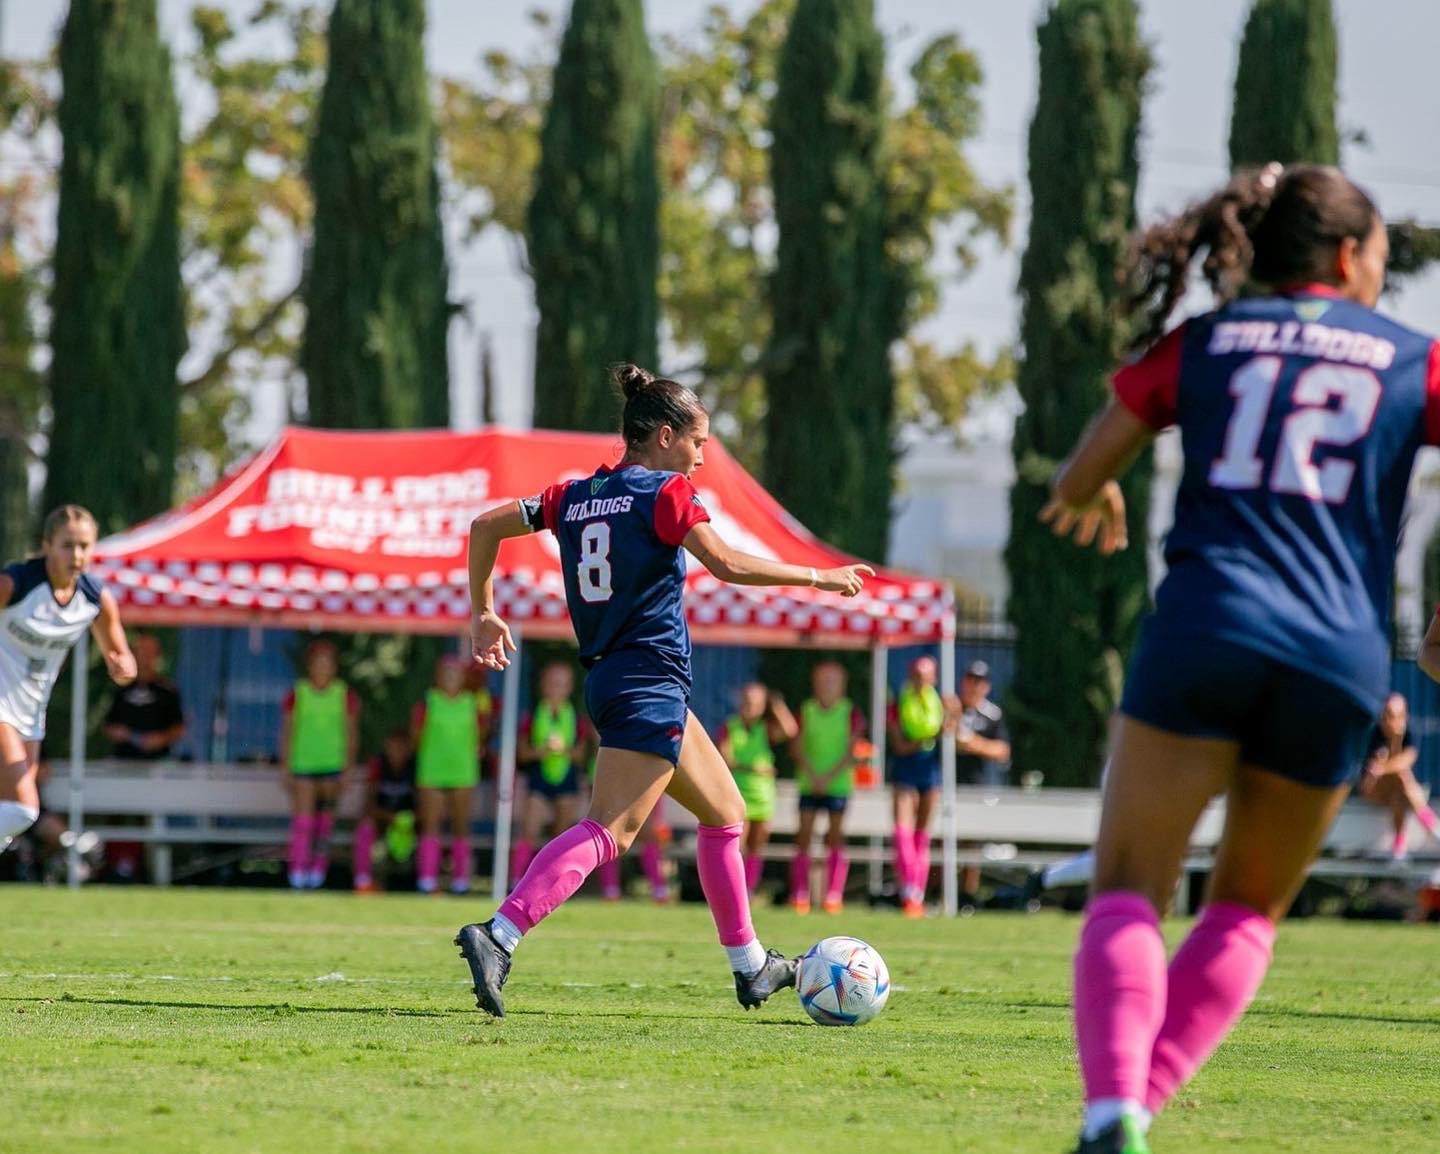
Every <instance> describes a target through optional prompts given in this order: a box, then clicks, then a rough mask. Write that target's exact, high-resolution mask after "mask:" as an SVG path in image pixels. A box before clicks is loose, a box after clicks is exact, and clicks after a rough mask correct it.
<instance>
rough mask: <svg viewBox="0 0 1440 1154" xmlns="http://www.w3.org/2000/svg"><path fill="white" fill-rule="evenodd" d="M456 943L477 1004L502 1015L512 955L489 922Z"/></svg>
mask: <svg viewBox="0 0 1440 1154" xmlns="http://www.w3.org/2000/svg"><path fill="white" fill-rule="evenodd" d="M455 944H456V945H457V946H459V947H460V956H461V957H462V958H464V959H465V961H466V963H467V964H468V965H469V966H470V978H471V980H472V981H473V982H474V983H475V984H474V986H473V990H474V993H475V1004H476V1005H477V1006H479V1007H480V1009H482V1010H484V1011H485V1012H486V1013H487V1014H489V1015H491V1016H492V1017H496V1018H503V1017H504V1016H505V1003H504V1001H502V1000H501V997H500V991H501V990H502V989H504V988H505V979H506V978H508V977H509V976H510V954H509V953H508V952H507V951H506V949H505V947H504V946H502V945H501V944H500V943H499V942H497V941H496V940H495V938H494V937H493V936H492V935H491V933H490V923H489V922H472V923H471V924H470V925H468V926H461V927H460V932H459V933H458V934H456V935H455ZM791 980H792V981H793V980H794V979H793V978H792V979H791Z"/></svg>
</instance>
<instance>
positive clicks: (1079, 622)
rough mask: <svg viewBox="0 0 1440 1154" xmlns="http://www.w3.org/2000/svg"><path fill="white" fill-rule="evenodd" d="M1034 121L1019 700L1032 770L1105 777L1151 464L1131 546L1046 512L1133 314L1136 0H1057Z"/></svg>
mask: <svg viewBox="0 0 1440 1154" xmlns="http://www.w3.org/2000/svg"><path fill="white" fill-rule="evenodd" d="M1039 44H1040V93H1039V97H1038V100H1037V102H1036V107H1035V115H1034V119H1033V120H1032V121H1031V123H1030V140H1029V156H1030V160H1029V166H1030V186H1031V194H1032V209H1031V217H1030V219H1031V224H1030V238H1029V243H1028V245H1027V247H1026V250H1025V255H1024V258H1023V260H1022V262H1021V266H1020V292H1021V300H1022V307H1023V315H1022V321H1021V334H1022V341H1023V347H1024V359H1023V361H1022V362H1021V365H1020V369H1019V377H1018V385H1019V390H1020V395H1021V397H1022V398H1023V399H1024V402H1025V412H1024V414H1023V415H1022V416H1021V417H1020V419H1019V420H1018V421H1017V423H1016V427H1015V440H1014V454H1015V462H1016V470H1017V479H1016V482H1015V487H1014V489H1013V490H1012V491H1011V502H1010V505H1011V521H1010V525H1011V527H1010V542H1009V545H1008V547H1007V549H1006V563H1007V565H1008V567H1009V571H1010V585H1011V595H1010V606H1009V608H1010V616H1011V620H1012V621H1013V622H1014V624H1015V628H1016V676H1015V681H1014V683H1013V685H1012V688H1011V693H1010V696H1009V699H1008V702H1007V706H1008V709H1009V712H1010V717H1011V729H1012V734H1013V738H1014V743H1015V761H1016V764H1017V766H1018V767H1020V768H1022V769H1036V770H1041V771H1043V772H1044V774H1045V777H1046V781H1047V782H1048V783H1050V784H1054V785H1081V784H1090V783H1093V781H1094V780H1095V777H1096V774H1097V773H1098V770H1099V768H1100V764H1101V761H1102V757H1103V753H1102V750H1103V746H1104V742H1105V734H1106V724H1107V721H1108V719H1109V716H1110V713H1111V711H1112V710H1113V709H1114V707H1115V705H1116V703H1117V699H1118V694H1119V687H1120V681H1121V675H1122V673H1123V666H1124V660H1125V657H1126V656H1127V654H1128V651H1129V649H1130V647H1131V645H1132V644H1133V641H1134V636H1135V630H1136V626H1137V625H1138V623H1139V619H1140V617H1141V615H1142V614H1143V612H1144V610H1145V607H1146V604H1147V600H1148V598H1147V588H1146V563H1145V548H1144V542H1145V541H1146V539H1147V533H1146V522H1147V520H1148V513H1149V507H1150V500H1149V497H1150V462H1149V460H1148V457H1147V458H1146V459H1144V460H1141V461H1138V462H1137V463H1136V464H1135V465H1134V466H1133V467H1132V468H1131V469H1130V471H1129V473H1128V474H1127V475H1126V477H1125V478H1124V480H1123V481H1122V484H1123V486H1124V489H1125V498H1126V501H1127V503H1128V509H1129V522H1130V524H1129V529H1130V540H1131V542H1132V545H1131V548H1130V549H1129V550H1127V551H1126V552H1124V553H1121V554H1118V555H1116V556H1114V557H1101V556H1100V555H1099V553H1098V552H1096V551H1094V550H1081V549H1079V548H1078V547H1076V545H1075V544H1074V543H1073V542H1071V541H1068V540H1067V541H1062V540H1058V539H1057V538H1055V537H1054V536H1053V535H1052V534H1051V532H1050V530H1049V528H1048V527H1047V526H1045V525H1042V524H1040V523H1039V522H1038V520H1037V514H1038V513H1039V511H1040V508H1041V507H1042V506H1043V505H1044V503H1045V501H1046V500H1047V498H1048V489H1049V478H1050V476H1051V474H1052V473H1053V471H1054V468H1055V466H1056V464H1057V462H1058V461H1059V460H1060V459H1061V458H1062V457H1063V456H1064V454H1065V453H1067V452H1068V451H1069V449H1070V448H1071V446H1072V445H1073V444H1074V443H1075V441H1076V439H1077V438H1078V437H1079V436H1080V434H1081V432H1082V430H1083V429H1084V427H1085V425H1086V423H1087V422H1088V421H1089V419H1090V417H1091V416H1092V414H1094V413H1095V411H1096V410H1097V409H1099V408H1100V407H1101V406H1102V405H1103V404H1104V403H1105V402H1106V400H1107V396H1108V387H1107V378H1108V375H1109V373H1110V371H1111V370H1112V369H1113V368H1114V367H1115V364H1116V362H1117V359H1118V357H1119V355H1120V353H1121V349H1122V347H1123V343H1124V339H1125V336H1126V330H1127V326H1126V325H1125V323H1124V321H1123V320H1122V307H1121V306H1122V301H1121V291H1120V284H1119V281H1118V278H1117V277H1116V275H1115V269H1116V267H1117V265H1118V263H1119V261H1120V260H1121V258H1122V256H1123V253H1124V249H1125V243H1126V235H1127V234H1128V233H1129V232H1130V230H1131V229H1132V228H1133V226H1134V223H1135V182H1136V175H1137V160H1136V141H1137V138H1138V136H1139V129H1140V111H1141V99H1142V95H1143V91H1144V83H1145V77H1146V74H1147V72H1148V71H1149V68H1150V55H1149V52H1148V50H1147V48H1146V46H1145V44H1144V43H1143V41H1142V40H1141V38H1140V31H1139V28H1138V26H1137V23H1136V11H1135V4H1134V0H1057V2H1056V3H1055V4H1053V5H1052V6H1051V8H1050V10H1049V12H1048V14H1047V15H1046V18H1045V20H1044V22H1043V23H1042V24H1041V25H1040V28H1039Z"/></svg>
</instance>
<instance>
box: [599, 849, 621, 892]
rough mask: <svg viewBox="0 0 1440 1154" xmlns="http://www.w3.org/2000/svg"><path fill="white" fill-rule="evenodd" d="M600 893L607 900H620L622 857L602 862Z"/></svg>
mask: <svg viewBox="0 0 1440 1154" xmlns="http://www.w3.org/2000/svg"><path fill="white" fill-rule="evenodd" d="M600 893H601V896H603V897H604V898H605V900H606V901H610V902H613V901H619V900H620V859H619V858H618V857H615V858H611V859H610V860H609V861H607V862H601V863H600Z"/></svg>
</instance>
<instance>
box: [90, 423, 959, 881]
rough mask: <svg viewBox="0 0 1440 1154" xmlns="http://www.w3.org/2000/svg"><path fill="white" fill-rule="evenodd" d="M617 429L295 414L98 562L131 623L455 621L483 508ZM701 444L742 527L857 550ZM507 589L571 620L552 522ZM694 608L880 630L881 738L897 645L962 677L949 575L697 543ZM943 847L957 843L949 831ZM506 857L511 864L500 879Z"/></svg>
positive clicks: (760, 630)
mask: <svg viewBox="0 0 1440 1154" xmlns="http://www.w3.org/2000/svg"><path fill="white" fill-rule="evenodd" d="M621 448H622V446H621V444H620V442H619V441H618V439H617V438H616V437H614V436H606V435H597V434H582V433H561V432H547V431H525V432H516V431H509V430H504V429H497V428H489V429H482V430H479V431H477V432H472V433H454V432H449V431H418V432H417V431H402V432H339V431H329V430H317V429H305V428H287V429H285V430H284V431H283V432H281V433H280V435H279V436H278V437H277V438H276V439H275V440H274V441H273V442H272V443H271V444H270V445H269V446H267V447H266V448H265V449H263V450H262V451H261V452H259V453H258V454H256V455H255V456H254V457H253V458H252V459H251V460H250V461H249V462H247V463H246V464H245V465H244V466H242V467H240V468H239V469H237V470H236V471H235V472H233V473H232V474H231V475H229V476H227V477H226V478H224V479H223V480H221V481H220V482H219V483H218V484H216V485H215V486H214V488H212V489H211V490H210V491H209V492H207V493H205V494H204V495H203V496H201V497H198V498H196V499H195V500H193V501H191V502H189V503H188V504H186V505H183V506H181V507H180V508H177V509H174V510H172V511H170V512H168V513H164V514H161V515H160V516H158V517H154V518H151V519H150V520H148V521H144V522H142V523H141V524H139V525H137V526H135V527H134V528H132V529H130V530H128V531H126V532H124V533H119V534H116V535H114V536H111V537H106V538H105V539H104V540H102V541H101V542H100V543H99V545H98V546H97V548H96V564H95V569H96V572H97V574H98V575H99V576H100V577H101V578H102V579H104V580H105V581H106V583H107V584H108V585H109V587H110V589H111V590H112V592H113V593H114V595H115V597H116V599H117V600H118V601H119V603H120V605H121V607H122V609H123V612H124V616H125V619H126V621H127V622H131V623H139V624H145V623H148V624H154V625H191V624H193V625H199V624H205V625H249V626H255V625H260V626H270V627H289V628H314V629H322V628H323V629H340V630H351V631H374V632H386V633H396V632H426V633H450V634H456V635H460V634H463V632H464V631H465V629H466V626H467V625H468V621H469V615H470V603H469V594H468V587H467V574H466V569H465V560H466V558H465V550H466V540H467V534H468V529H469V524H470V521H471V519H472V518H473V517H474V516H475V514H476V513H478V512H480V511H482V510H484V509H486V508H489V507H491V506H493V505H497V504H501V503H503V502H505V501H508V500H514V499H516V498H519V497H526V496H530V495H532V494H535V493H538V492H540V491H541V490H542V489H543V488H544V487H545V486H547V485H549V484H551V483H553V482H554V481H556V480H557V479H559V478H563V477H567V476H573V477H582V476H588V475H590V474H591V473H592V472H593V471H594V470H595V468H596V467H597V466H599V465H601V464H603V463H606V462H612V463H613V462H614V461H616V460H618V458H619V455H620V451H621ZM705 456H706V463H705V465H704V467H703V468H702V469H701V470H700V471H699V472H698V473H697V474H696V476H695V484H696V487H697V488H698V489H699V491H700V494H701V498H702V500H703V501H704V502H705V506H706V508H707V509H708V510H709V512H710V515H711V518H712V520H713V522H714V525H715V527H716V529H717V530H718V531H719V532H720V534H721V536H723V537H724V538H725V539H726V540H727V541H728V542H729V543H731V544H732V545H734V546H736V547H738V548H741V549H744V550H745V551H747V552H752V553H758V554H761V555H764V556H767V557H777V558H781V559H783V560H786V561H791V562H795V563H798V564H802V565H814V566H816V567H818V568H826V567H829V566H833V565H838V564H843V563H845V562H847V561H850V560H853V559H852V558H850V557H848V556H846V555H845V554H843V553H841V552H840V551H838V550H836V549H834V548H832V547H831V546H829V545H827V544H825V543H824V542H823V541H821V540H819V539H818V538H817V537H815V536H814V535H813V534H812V533H810V532H809V531H808V530H806V529H805V528H804V526H802V525H801V524H800V523H799V522H798V521H796V520H795V519H794V518H793V517H791V516H790V515H789V514H788V513H787V512H786V511H785V509H783V508H782V507H781V506H780V504H779V503H778V502H777V501H776V500H775V499H774V498H773V497H771V496H770V494H769V493H767V492H766V491H765V490H764V489H763V488H762V487H761V486H760V485H759V483H758V482H756V481H755V479H754V478H753V477H751V476H750V475H749V474H748V473H747V472H746V471H745V470H744V469H743V468H741V466H740V465H739V464H738V463H737V462H736V461H735V459H734V458H733V457H731V456H730V455H729V454H728V453H727V452H726V451H725V450H724V449H723V448H722V447H721V446H720V445H719V444H717V443H715V442H713V441H712V442H711V443H710V444H709V445H707V446H706V450H705ZM495 588H496V602H497V608H498V610H499V612H500V614H501V615H502V616H503V617H504V618H505V619H506V620H507V621H508V622H509V623H510V624H511V626H512V629H514V631H515V632H516V635H517V640H518V637H519V634H520V633H521V632H522V631H523V632H524V633H525V634H526V635H527V636H530V637H539V638H566V637H572V636H573V633H572V631H571V628H570V622H569V617H568V614H567V612H566V609H565V591H564V584H563V581H562V578H561V573H560V567H559V558H558V554H557V552H556V549H555V542H554V538H553V537H551V535H550V534H548V533H541V534H536V535H534V536H532V537H525V538H519V539H516V540H513V541H509V542H507V543H506V544H505V546H504V548H503V549H502V550H501V555H500V565H499V568H498V569H497V571H496V575H495ZM686 610H687V615H688V617H689V621H690V626H691V631H692V634H693V636H694V637H695V639H696V640H697V641H700V642H708V643H718V644H748V645H763V646H776V647H785V646H793V645H800V644H804V645H813V646H815V647H817V648H841V647H844V648H871V649H873V650H874V652H875V655H876V668H877V670H879V671H880V672H881V674H882V675H881V676H878V677H876V678H875V682H876V694H875V696H874V699H873V700H872V712H877V714H878V715H877V717H876V721H877V725H876V727H875V736H876V738H877V745H880V747H881V748H880V752H881V753H882V754H883V735H884V725H883V712H881V711H883V707H884V698H883V692H884V677H883V670H884V663H883V659H884V652H885V649H886V648H887V647H888V646H890V645H895V644H924V643H936V642H939V643H941V644H940V650H941V654H942V661H941V666H942V688H943V689H945V690H946V691H947V692H948V691H950V690H951V689H953V684H954V656H953V654H954V649H953V645H952V644H950V642H951V641H952V640H953V638H954V633H955V612H954V602H953V598H952V595H951V592H950V589H949V588H948V587H947V586H946V585H944V584H943V583H940V582H936V581H933V580H927V579H921V578H913V577H906V576H902V575H900V574H897V573H892V572H888V571H881V572H879V573H877V575H876V576H875V577H874V578H872V579H870V580H869V581H867V583H866V588H865V591H864V592H863V593H862V594H861V595H860V596H858V597H855V598H850V599H847V598H842V597H839V596H838V595H835V594H827V593H821V592H819V591H818V590H813V589H803V588H801V589H773V588H770V589H767V588H752V587H737V586H731V585H726V584H724V583H722V582H720V581H717V580H716V579H715V578H713V577H712V576H710V574H709V573H707V572H706V571H705V570H704V569H703V568H701V567H700V566H698V565H696V564H695V563H694V562H693V561H692V563H691V568H690V573H689V577H688V580H687V593H686ZM518 670H519V663H518V661H517V662H516V663H514V664H512V666H511V667H510V670H509V671H508V676H509V679H510V680H509V682H508V685H509V689H510V690H511V691H507V692H506V693H505V694H504V695H503V701H504V706H505V717H504V718H503V723H502V749H501V763H502V769H501V782H500V805H501V809H500V811H499V812H498V813H497V832H498V833H499V838H498V840H504V839H507V838H508V831H509V820H508V811H509V802H510V790H511V786H512V782H513V771H514V734H515V717H514V712H513V711H514V709H515V703H516V701H517V699H518V696H519V694H518V692H514V691H513V690H515V689H518V677H519V674H518ZM84 680H85V679H84V678H77V679H76V681H77V685H79V686H81V687H83V684H84ZM76 716H77V717H83V716H84V709H83V708H81V709H79V710H77V714H76ZM947 747H948V743H947ZM76 748H77V750H78V749H81V748H82V745H81V744H80V743H77V746H76ZM951 752H952V753H953V750H952V751H951ZM82 756H83V755H82ZM949 760H950V759H949V758H948V757H947V762H948V761H949ZM947 780H953V771H952V772H951V773H950V776H949V777H948V778H947ZM949 798H950V795H949V794H948V793H947V809H948V810H949V812H951V813H953V803H951V802H950V801H949ZM74 828H79V823H78V822H77V823H75V825H74ZM499 831H503V832H499ZM947 847H950V850H949V852H953V839H952V838H947ZM502 848H503V847H501V846H497V855H496V856H497V860H498V861H499V862H503V861H504V858H503V855H502V853H501V849H502ZM503 872H504V871H503V865H498V866H497V869H496V873H497V875H501V876H497V883H498V885H497V889H499V888H500V887H503V884H504V878H503ZM947 873H948V874H949V875H950V876H951V878H952V879H953V875H954V870H953V869H951V870H948V871H947Z"/></svg>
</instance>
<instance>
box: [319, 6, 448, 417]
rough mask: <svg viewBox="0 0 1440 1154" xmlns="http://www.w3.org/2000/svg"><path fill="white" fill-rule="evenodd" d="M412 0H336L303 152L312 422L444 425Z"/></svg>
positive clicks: (430, 173)
mask: <svg viewBox="0 0 1440 1154" xmlns="http://www.w3.org/2000/svg"><path fill="white" fill-rule="evenodd" d="M436 148H437V135H436V132H435V129H434V123H433V117H432V112H431V107H430V93H429V80H428V77H427V75H426V71H425V5H424V2H423V0H337V2H336V4H335V9H334V12H333V13H332V14H331V17H330V27H329V71H328V73H327V75H326V78H325V86H324V90H323V93H322V95H321V99H320V108H319V113H318V116H317V119H316V124H315V135H314V145H313V150H312V152H311V156H310V175H311V188H312V194H313V196H314V198H315V223H314V243H313V246H312V249H311V254H310V272H309V278H308V281H307V283H306V286H305V306H306V321H305V334H304V341H303V345H302V348H301V366H302V368H303V369H304V371H305V377H306V382H307V388H308V398H309V419H310V422H311V423H312V424H315V425H321V426H329V427H340V428H406V427H414V426H419V425H425V426H445V425H447V424H448V423H449V417H450V384H449V371H448V364H447V360H446V329H447V327H448V324H449V318H450V306H449V301H448V299H447V280H448V277H447V270H446V265H445V246H444V236H443V233H442V230H441V225H440V207H439V206H440V200H439V197H440V187H439V179H438V177H437V175H436V170H435V161H436Z"/></svg>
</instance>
